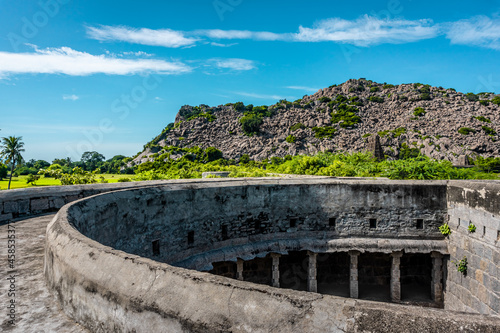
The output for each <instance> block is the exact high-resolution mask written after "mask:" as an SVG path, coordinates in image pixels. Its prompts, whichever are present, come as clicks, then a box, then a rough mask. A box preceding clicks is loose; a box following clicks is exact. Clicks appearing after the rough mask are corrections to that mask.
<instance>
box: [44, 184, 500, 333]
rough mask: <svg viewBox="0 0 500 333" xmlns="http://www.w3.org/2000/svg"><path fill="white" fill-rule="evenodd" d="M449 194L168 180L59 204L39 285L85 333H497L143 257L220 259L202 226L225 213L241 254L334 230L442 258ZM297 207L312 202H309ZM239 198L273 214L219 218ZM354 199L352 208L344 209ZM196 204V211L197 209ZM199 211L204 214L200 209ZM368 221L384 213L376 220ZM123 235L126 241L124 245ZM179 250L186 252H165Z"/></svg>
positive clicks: (427, 187) (412, 187) (491, 320)
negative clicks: (154, 249) (157, 249)
mask: <svg viewBox="0 0 500 333" xmlns="http://www.w3.org/2000/svg"><path fill="white" fill-rule="evenodd" d="M446 184H447V183H446V182H404V181H380V182H377V181H371V183H370V181H361V180H352V181H351V180H342V181H339V180H329V179H307V180H301V179H290V180H287V181H283V180H280V179H263V180H238V181H234V180H229V179H228V180H213V181H210V182H204V183H203V184H201V183H200V184H197V183H196V182H182V183H181V182H176V183H168V185H167V184H164V185H163V186H153V187H151V188H145V189H135V190H126V191H118V192H112V193H109V194H101V195H97V196H95V197H91V198H88V199H83V200H79V201H76V202H75V203H73V204H71V205H66V206H64V207H63V208H62V209H61V210H60V211H59V213H58V214H57V216H56V217H55V218H54V220H53V221H52V222H51V223H50V224H49V226H48V228H47V243H46V250H45V251H46V253H45V277H46V279H47V282H48V285H49V288H51V289H52V290H54V291H55V293H56V294H57V297H58V298H59V300H60V302H61V305H62V307H63V309H64V311H65V312H66V313H67V314H68V315H69V316H70V317H72V318H74V319H75V320H76V321H78V322H79V323H81V324H82V325H84V326H85V327H87V328H88V329H90V330H91V331H93V332H108V331H116V332H133V331H135V332H151V331H154V332H287V333H288V332H458V331H460V332H498V331H500V319H498V317H494V316H485V315H479V314H467V313H460V312H453V311H445V310H437V309H429V308H421V307H413V306H400V305H395V304H387V303H375V302H369V301H360V300H353V299H345V298H339V297H334V296H328V295H320V294H316V293H308V292H300V291H293V290H288V289H279V288H273V287H268V286H265V285H257V284H253V283H249V282H242V281H238V280H234V279H229V278H224V277H221V276H215V275H211V274H207V273H201V272H197V271H193V270H189V269H185V268H181V267H174V266H171V265H168V264H166V263H161V262H158V261H154V260H151V259H148V258H146V257H145V256H144V255H143V253H146V252H148V253H149V252H150V251H151V240H155V239H162V238H163V237H166V235H169V236H168V237H174V238H171V239H172V240H173V242H172V243H171V244H169V245H168V246H167V245H165V247H163V248H162V252H166V255H165V256H164V257H163V258H164V259H165V260H166V261H169V260H168V259H177V260H181V259H183V258H184V259H187V258H190V257H192V256H195V255H197V254H200V253H203V251H204V250H205V251H207V250H208V249H209V248H210V244H211V243H212V244H216V247H218V249H221V251H224V250H222V249H223V248H224V246H222V245H224V244H223V243H222V242H221V241H223V240H222V239H220V238H217V242H215V243H214V242H211V239H205V238H203V235H211V233H214V235H215V233H216V234H217V235H220V229H219V227H220V226H221V225H222V224H216V223H215V220H208V218H209V217H210V215H211V214H213V213H214V212H215V211H217V212H219V213H223V214H225V216H226V217H227V220H226V221H223V222H227V221H230V220H233V221H236V222H235V225H236V226H237V228H235V229H234V230H231V229H228V232H229V234H228V236H229V237H231V236H230V235H233V236H238V235H240V233H250V234H251V237H248V238H247V239H246V242H247V244H253V241H255V242H256V243H258V237H260V236H261V235H257V234H255V233H256V232H257V233H259V232H261V231H263V232H267V231H269V232H271V233H274V234H275V235H277V234H279V233H294V232H301V230H299V229H300V228H303V230H302V232H305V233H309V234H311V233H314V234H316V235H317V234H320V233H323V234H328V232H332V235H334V236H335V237H336V238H335V240H333V243H338V244H337V245H335V246H341V247H342V248H343V247H344V246H346V244H349V239H352V236H356V235H357V237H358V236H359V235H369V236H370V237H373V238H374V239H376V238H384V237H383V235H391V234H393V235H395V237H389V243H379V242H378V241H377V242H376V243H375V242H373V241H371V240H370V241H369V242H368V243H369V244H367V246H368V247H371V248H374V247H375V246H376V247H377V249H380V250H382V251H383V249H384V247H391V248H392V247H394V248H397V247H399V246H401V245H402V243H398V242H399V241H401V242H407V243H406V245H409V248H411V246H413V245H412V242H413V241H419V240H420V241H421V242H422V244H423V245H424V244H426V243H425V242H430V243H428V244H427V245H425V246H427V249H428V250H429V249H437V248H442V244H443V241H442V240H440V238H439V237H437V236H436V235H437V233H436V231H435V230H434V227H436V223H437V222H438V221H439V220H440V221H439V223H442V222H443V220H444V215H445V214H446V211H447V201H446V193H447V192H446ZM284 187H288V188H287V190H288V191H285V192H282V191H283V190H284ZM332 187H333V188H332ZM308 188H309V190H308ZM311 189H314V191H319V192H318V193H320V194H321V195H319V196H316V197H311V196H310V195H309V194H311V192H308V191H313V190H311ZM480 190H481V189H478V191H480ZM266 193H267V194H266ZM284 193H286V195H285V194H284ZM328 193H329V195H334V196H335V197H336V198H337V195H338V201H332V200H331V198H330V197H328V196H327V197H325V194H328ZM353 193H354V194H359V193H365V194H366V196H365V197H361V196H357V197H354V198H352V197H351V198H350V200H348V199H347V198H346V197H345V196H348V195H353ZM223 194H224V195H223ZM443 194H444V198H443ZM284 195H285V196H286V197H287V198H288V201H287V204H285V205H283V204H282V205H277V204H276V203H280V202H281V203H282V202H283V200H282V198H283V196H284ZM343 196H344V197H343ZM238 197H239V199H238ZM249 198H250V199H251V200H249ZM304 198H307V199H308V200H311V201H314V200H318V201H317V202H316V203H314V204H308V203H305V202H304V201H305V200H304ZM228 200H229V201H228ZM238 200H242V202H247V204H246V205H247V206H242V207H239V208H240V209H248V211H249V212H253V213H254V212H256V211H257V210H256V209H257V208H256V207H264V206H265V207H267V208H266V209H270V211H269V214H270V215H269V216H268V217H265V218H262V219H260V220H258V222H259V223H254V221H253V220H252V221H251V223H249V222H248V221H247V220H246V216H244V217H243V218H241V219H238V218H236V219H234V216H233V215H231V214H236V217H237V215H238V212H234V211H235V206H231V207H227V208H226V209H224V205H225V203H227V202H232V204H239V203H240V201H238ZM353 200H354V201H356V200H358V201H359V202H358V203H357V204H356V205H350V203H351V202H352V201H353ZM202 202H204V204H200V205H197V203H202ZM215 202H217V204H215ZM180 203H184V204H185V205H186V206H185V208H186V209H179V206H178V205H179V204H180ZM370 203H373V206H371V205H370ZM210 205H211V206H210ZM318 205H319V206H318ZM207 206H208V207H212V209H211V210H208V211H207V209H206V207H207ZM283 206H284V207H283ZM141 207H142V208H141ZM188 207H190V209H187V208H188ZM290 207H291V208H293V209H297V210H304V214H305V215H304V216H306V215H307V214H309V213H310V210H312V209H317V208H318V207H322V209H323V210H324V215H321V214H319V215H318V214H316V215H314V216H313V217H312V218H310V219H308V218H306V217H304V218H302V217H303V216H301V215H298V214H297V213H296V211H293V210H292V211H291V212H288V211H287V209H289V208H290ZM328 207H330V208H332V209H331V210H329V209H328ZM341 207H345V209H344V210H345V211H346V212H340V214H337V215H332V214H334V213H335V212H339V208H341ZM395 207H396V208H395ZM125 208H126V209H125ZM127 211H128V212H129V214H127ZM132 212H133V213H134V214H132ZM287 212H288V213H287ZM367 212H368V213H367ZM376 212H379V214H381V215H374V214H376ZM273 214H274V215H273ZM384 214H385V215H384ZM132 215H134V216H132ZM274 216H275V217H274ZM279 216H281V218H279ZM328 216H335V217H337V218H338V220H336V222H337V223H336V224H335V227H336V228H339V230H335V231H332V230H330V231H325V230H322V229H324V228H326V227H325V225H324V224H322V223H319V224H318V222H314V221H315V220H316V221H324V220H325V218H327V217H328ZM382 216H385V220H383V219H382ZM420 216H424V217H423V219H424V220H425V221H429V222H428V224H425V223H424V225H426V226H427V227H428V229H427V230H423V231H422V230H414V226H413V224H412V223H413V222H412V221H413V220H414V219H415V218H419V217H420ZM375 217H377V218H380V221H385V222H384V223H385V224H382V226H383V228H382V229H381V230H380V231H376V230H370V227H369V226H368V224H365V222H366V223H368V221H366V219H370V218H375ZM291 219H292V220H294V221H296V222H297V223H300V224H299V227H297V226H295V223H294V224H293V225H294V227H292V226H291V223H292V221H291ZM160 221H163V224H161V223H160ZM237 221H239V222H237ZM265 221H269V222H268V223H267V224H266V222H265ZM326 221H328V220H326ZM377 221H379V220H377ZM397 221H399V224H398V222H397ZM150 222H153V223H157V224H158V228H156V229H155V228H153V229H152V230H150V229H148V228H147V226H148V223H150ZM111 226H114V228H110V227H111ZM150 226H153V225H150ZM214 226H215V227H214ZM243 226H250V227H248V228H247V227H243ZM286 226H287V227H286ZM412 226H413V227H412ZM166 227H167V228H166ZM195 227H196V228H195ZM212 227H213V228H212ZM280 228H281V229H280ZM77 229H78V230H80V231H81V232H83V233H84V234H86V235H89V237H91V238H94V239H96V240H99V242H98V241H96V240H94V239H91V238H88V237H86V236H84V235H83V234H82V233H81V232H80V231H78V230H77ZM499 229H500V228H499ZM161 230H163V233H162V232H160V231H161ZM190 230H200V231H201V232H202V237H201V239H200V240H199V243H198V241H197V240H196V239H198V238H194V240H193V238H191V240H193V241H192V243H190V237H189V234H190ZM231 232H234V233H233V234H231ZM334 232H336V233H337V234H335V233H334ZM186 234H188V238H187V240H186V238H185V236H186ZM399 234H403V235H406V236H405V237H406V238H407V239H403V240H398V239H397V238H398V237H399V236H398V235H399ZM127 235H128V236H127ZM122 236H127V237H125V239H121V238H122ZM175 237H177V238H178V239H177V240H175ZM218 237H220V236H218ZM342 237H345V238H344V239H342ZM350 237H351V238H350ZM427 237H428V238H427ZM433 237H435V239H434V238H433ZM136 238H138V239H137V240H136V242H138V243H135V244H132V245H131V247H129V249H132V248H133V249H135V250H137V253H139V254H141V255H140V256H139V255H137V254H132V253H130V251H128V250H127V252H128V253H127V252H124V251H121V250H118V248H120V249H127V245H128V244H130V242H131V240H133V239H136ZM165 239H166V240H167V239H169V238H165ZM213 239H215V238H212V240H213ZM233 239H235V240H237V239H239V238H238V237H236V238H233ZM441 239H442V238H441ZM381 241H382V242H384V240H381ZM141 242H142V243H141ZM103 243H104V244H106V243H107V244H108V245H112V246H107V245H104V244H103ZM217 244H218V245H217ZM355 244H356V242H354V243H353V245H355ZM375 244H376V245H375ZM240 245H242V246H244V244H240ZM299 245H302V244H299ZM360 247H361V246H360ZM332 248H334V247H332ZM177 250H181V252H183V253H182V254H181V255H177V254H175V253H172V252H175V251H177ZM443 251H444V249H443ZM149 256H151V255H150V254H149ZM174 261H175V260H174ZM493 292H495V291H494V290H493Z"/></svg>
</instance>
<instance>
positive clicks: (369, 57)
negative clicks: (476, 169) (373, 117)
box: [0, 0, 500, 161]
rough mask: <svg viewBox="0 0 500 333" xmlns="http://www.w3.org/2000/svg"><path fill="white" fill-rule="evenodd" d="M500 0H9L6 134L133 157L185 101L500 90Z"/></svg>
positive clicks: (4, 62)
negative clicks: (344, 91)
mask: <svg viewBox="0 0 500 333" xmlns="http://www.w3.org/2000/svg"><path fill="white" fill-rule="evenodd" d="M499 59H500V0H493V1H492V0H490V1H481V0H480V1H474V2H473V3H471V2H469V1H453V2H452V1H416V0H389V1H351V2H347V1H331V0H330V1H320V0H318V1H308V2H305V1H293V0H288V1H260V0H198V1H195V0H185V1H165V0H163V1H142V2H139V1H127V0H123V1H120V2H116V1H92V0H90V1H70V0H40V1H26V0H0V101H1V104H0V128H1V131H0V136H9V135H15V136H23V139H24V142H25V148H26V152H25V154H24V157H25V159H26V160H28V159H31V158H35V159H45V160H48V161H52V159H54V158H62V157H67V156H69V157H71V158H72V159H73V160H79V158H80V156H81V154H82V153H83V152H85V151H89V150H96V151H99V152H100V153H102V154H104V155H105V156H106V158H111V157H112V156H114V155H117V154H123V155H128V156H131V155H134V154H135V153H137V152H138V151H140V150H142V145H143V144H145V143H146V142H148V141H149V140H150V139H151V138H152V137H154V136H155V135H157V134H158V133H159V132H160V131H161V130H162V129H163V128H164V127H165V126H166V125H167V124H168V123H169V122H173V121H174V118H175V115H176V113H177V111H178V110H179V108H180V107H181V106H182V105H184V104H190V105H198V104H208V105H219V104H225V103H228V102H236V101H243V102H244V103H246V104H247V103H252V104H254V105H262V104H272V103H274V102H276V101H277V100H278V99H281V98H287V99H289V100H294V99H297V98H300V97H302V96H303V95H305V94H311V93H313V92H315V91H316V90H318V89H320V88H324V87H327V86H329V85H331V84H333V83H342V82H344V81H346V80H348V79H350V78H360V77H364V78H367V79H371V80H374V81H377V82H388V83H393V84H399V83H409V82H422V83H427V84H431V85H435V86H443V87H452V88H455V89H457V90H458V91H462V92H476V93H477V92H481V91H493V92H496V93H500V61H499Z"/></svg>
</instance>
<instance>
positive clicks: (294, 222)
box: [290, 217, 297, 228]
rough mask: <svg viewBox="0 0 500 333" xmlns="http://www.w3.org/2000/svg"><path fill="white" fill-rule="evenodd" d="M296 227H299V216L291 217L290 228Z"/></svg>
mask: <svg viewBox="0 0 500 333" xmlns="http://www.w3.org/2000/svg"><path fill="white" fill-rule="evenodd" d="M296 227H297V218H296V217H291V218H290V228H296Z"/></svg>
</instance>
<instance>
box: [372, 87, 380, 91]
mask: <svg viewBox="0 0 500 333" xmlns="http://www.w3.org/2000/svg"><path fill="white" fill-rule="evenodd" d="M379 90H380V89H379V87H377V86H375V87H371V88H370V92H377V91H379Z"/></svg>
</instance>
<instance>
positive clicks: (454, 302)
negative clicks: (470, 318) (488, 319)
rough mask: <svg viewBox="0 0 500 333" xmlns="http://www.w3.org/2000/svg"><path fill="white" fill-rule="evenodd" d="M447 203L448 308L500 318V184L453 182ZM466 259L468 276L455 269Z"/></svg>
mask: <svg viewBox="0 0 500 333" xmlns="http://www.w3.org/2000/svg"><path fill="white" fill-rule="evenodd" d="M447 201H448V216H449V221H448V224H449V226H450V229H451V234H450V236H449V239H448V248H449V251H450V260H449V261H448V277H447V280H446V284H447V285H446V290H445V303H444V304H445V308H446V309H450V310H457V311H466V312H477V313H483V314H493V315H499V314H500V182H488V183H486V182H472V181H454V182H450V184H449V186H448V200H447ZM470 224H473V225H474V226H475V227H476V230H475V231H474V232H470V231H469V229H468V227H469V225H470ZM464 257H465V258H467V274H466V275H463V274H461V273H460V272H458V271H457V269H456V267H455V263H456V262H458V261H460V260H461V259H463V258H464Z"/></svg>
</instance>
